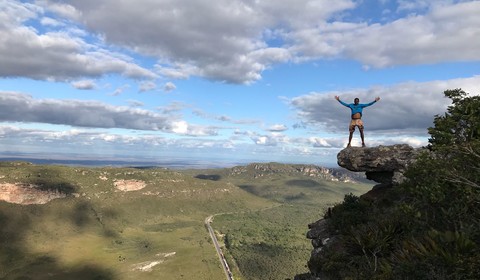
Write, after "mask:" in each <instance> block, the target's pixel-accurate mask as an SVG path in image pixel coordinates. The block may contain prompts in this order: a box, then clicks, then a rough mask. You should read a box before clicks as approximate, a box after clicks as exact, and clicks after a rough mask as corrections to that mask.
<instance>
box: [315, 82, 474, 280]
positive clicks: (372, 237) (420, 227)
mask: <svg viewBox="0 0 480 280" xmlns="http://www.w3.org/2000/svg"><path fill="white" fill-rule="evenodd" d="M445 96H446V97H447V98H450V99H451V100H452V104H451V105H450V106H449V107H448V108H447V111H446V112H445V114H443V115H437V116H435V118H434V121H433V127H431V128H429V134H430V138H429V144H428V146H427V147H426V149H425V152H424V153H423V154H422V155H421V156H420V157H419V159H418V160H417V161H416V163H415V164H414V165H413V166H411V167H410V168H409V170H408V171H407V173H406V176H407V181H406V182H405V183H403V184H402V185H400V186H398V187H394V188H389V189H386V190H385V191H384V192H383V193H382V194H381V195H379V196H378V197H376V198H375V199H371V198H367V197H357V196H355V195H352V194H350V195H346V196H345V198H344V201H343V202H342V203H340V204H338V205H336V206H335V207H334V208H333V211H332V213H333V215H331V218H329V219H328V227H329V231H330V232H331V234H334V235H336V236H337V237H338V238H337V240H338V242H336V244H335V245H332V246H329V247H327V248H326V249H325V251H324V254H323V257H322V258H320V259H316V260H313V261H314V262H317V263H311V262H312V260H311V261H310V263H309V266H312V265H314V266H320V267H321V270H322V272H323V273H324V276H326V278H328V279H472V280H473V279H478V276H479V275H480V258H479V256H480V96H478V95H469V94H468V93H466V92H464V91H463V90H461V89H455V90H447V91H445Z"/></svg>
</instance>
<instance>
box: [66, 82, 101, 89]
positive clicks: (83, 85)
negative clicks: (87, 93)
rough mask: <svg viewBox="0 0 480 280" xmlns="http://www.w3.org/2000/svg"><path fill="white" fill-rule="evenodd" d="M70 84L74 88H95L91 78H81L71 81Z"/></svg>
mask: <svg viewBox="0 0 480 280" xmlns="http://www.w3.org/2000/svg"><path fill="white" fill-rule="evenodd" d="M72 86H73V87H74V88H76V89H81V90H91V89H95V88H96V84H95V82H94V81H93V80H81V81H76V82H72Z"/></svg>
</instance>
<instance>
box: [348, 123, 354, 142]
mask: <svg viewBox="0 0 480 280" xmlns="http://www.w3.org/2000/svg"><path fill="white" fill-rule="evenodd" d="M348 131H349V132H350V135H349V136H348V145H347V147H350V146H351V144H352V138H353V132H355V125H350V126H349V127H348Z"/></svg>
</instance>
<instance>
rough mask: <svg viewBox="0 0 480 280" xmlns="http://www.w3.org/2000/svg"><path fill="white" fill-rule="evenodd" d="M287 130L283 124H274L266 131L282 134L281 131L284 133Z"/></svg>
mask: <svg viewBox="0 0 480 280" xmlns="http://www.w3.org/2000/svg"><path fill="white" fill-rule="evenodd" d="M287 129H288V127H287V126H286V125H284V124H274V125H272V126H270V127H269V128H268V129H267V130H268V131H271V132H282V131H285V130H287Z"/></svg>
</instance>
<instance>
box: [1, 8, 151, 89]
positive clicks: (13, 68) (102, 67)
mask: <svg viewBox="0 0 480 280" xmlns="http://www.w3.org/2000/svg"><path fill="white" fill-rule="evenodd" d="M42 13H43V10H42V9H41V8H40V7H38V6H35V5H33V4H29V3H19V2H16V1H6V3H5V6H4V7H3V9H0V19H1V21H2V24H0V64H1V65H2V67H1V68H0V77H28V78H31V79H38V80H54V81H68V80H71V79H75V78H82V77H100V76H103V75H105V74H107V73H116V74H121V75H124V76H126V77H131V78H155V77H156V74H154V73H153V72H151V71H150V70H148V69H145V68H143V67H141V66H139V65H137V64H135V63H133V62H132V61H131V60H126V59H123V58H125V56H124V55H118V54H116V53H113V52H110V51H108V50H106V49H102V47H100V46H94V45H93V44H91V43H87V42H86V41H85V40H84V39H83V38H81V37H74V35H73V33H68V32H65V30H62V29H60V30H58V31H49V32H47V33H43V34H41V33H40V32H39V31H38V30H36V29H35V28H34V27H32V26H25V25H22V24H25V22H26V21H28V20H36V19H37V17H38V16H40V15H41V14H42ZM47 23H48V24H49V25H48V26H50V27H53V25H52V24H51V21H47ZM60 27H61V26H60Z"/></svg>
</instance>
